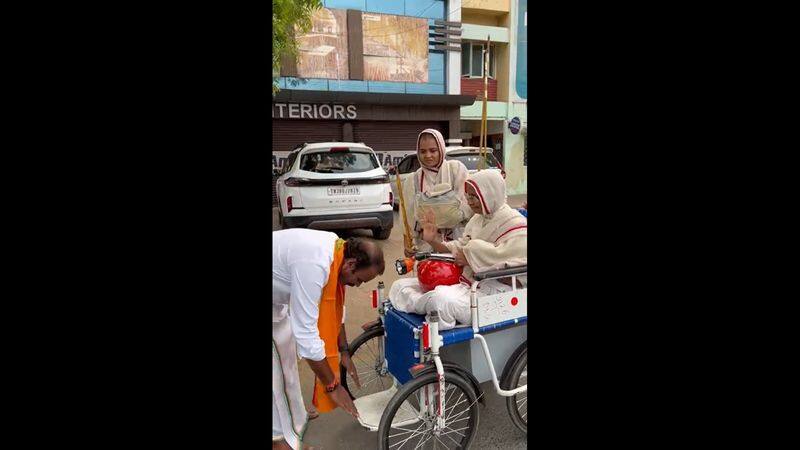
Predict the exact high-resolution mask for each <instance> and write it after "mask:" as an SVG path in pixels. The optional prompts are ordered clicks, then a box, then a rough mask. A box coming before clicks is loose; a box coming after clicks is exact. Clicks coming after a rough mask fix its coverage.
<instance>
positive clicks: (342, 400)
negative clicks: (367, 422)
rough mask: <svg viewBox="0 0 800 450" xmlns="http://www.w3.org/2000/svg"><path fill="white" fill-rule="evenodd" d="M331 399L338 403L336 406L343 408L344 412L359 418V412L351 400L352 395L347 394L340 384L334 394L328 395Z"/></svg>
mask: <svg viewBox="0 0 800 450" xmlns="http://www.w3.org/2000/svg"><path fill="white" fill-rule="evenodd" d="M328 395H330V397H331V399H332V400H333V401H334V402H336V404H337V405H338V406H339V407H340V408H342V409H343V410H345V411H347V413H348V414H350V415H351V416H353V417H355V418H356V419H357V418H358V410H357V409H356V405H354V404H353V400H351V399H350V394H348V393H347V390H345V388H343V387H342V385H341V384H340V385H339V386H336V389H334V390H333V392H330V393H328Z"/></svg>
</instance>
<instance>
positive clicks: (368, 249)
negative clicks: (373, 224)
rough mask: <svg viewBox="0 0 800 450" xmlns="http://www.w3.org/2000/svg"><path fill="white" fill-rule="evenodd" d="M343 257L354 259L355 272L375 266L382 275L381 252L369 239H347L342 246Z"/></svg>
mask: <svg viewBox="0 0 800 450" xmlns="http://www.w3.org/2000/svg"><path fill="white" fill-rule="evenodd" d="M344 257H345V258H355V260H356V268H355V270H359V269H363V268H365V267H369V266H375V267H376V268H377V269H378V273H379V274H381V275H383V269H384V262H383V250H381V248H380V247H379V246H378V244H376V243H375V242H374V241H372V240H370V239H367V238H361V237H352V238H349V239H347V241H346V242H345V244H344Z"/></svg>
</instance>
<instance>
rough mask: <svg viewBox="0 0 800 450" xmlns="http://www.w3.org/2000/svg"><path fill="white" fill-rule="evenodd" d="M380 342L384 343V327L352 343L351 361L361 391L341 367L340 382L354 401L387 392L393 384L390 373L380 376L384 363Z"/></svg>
mask: <svg viewBox="0 0 800 450" xmlns="http://www.w3.org/2000/svg"><path fill="white" fill-rule="evenodd" d="M379 341H383V327H382V326H378V327H375V328H370V329H369V330H367V331H365V332H364V333H362V334H360V335H359V336H358V337H357V338H355V340H354V341H353V342H351V343H350V360H352V361H353V364H355V366H356V371H358V379H359V381H360V382H361V389H359V388H358V387H356V385H355V383H354V382H353V381H352V380H351V379H350V374H348V373H347V370H345V368H344V367H343V366H341V365H339V380H340V382H341V383H342V387H344V388H345V390H347V392H348V393H349V394H350V398H352V399H353V400H355V399H356V398H359V397H363V396H365V395H369V394H374V393H376V392H381V391H385V390H386V389H389V388H390V387H391V386H392V384H393V380H392V375H391V374H389V373H388V372H387V373H386V374H385V375H383V376H381V374H380V368H381V367H382V366H383V361H379V355H378V354H379V351H378V345H379ZM348 382H349V384H348Z"/></svg>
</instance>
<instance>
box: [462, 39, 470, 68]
mask: <svg viewBox="0 0 800 450" xmlns="http://www.w3.org/2000/svg"><path fill="white" fill-rule="evenodd" d="M469 52H470V46H469V43H468V42H467V43H464V44H461V75H462V76H469Z"/></svg>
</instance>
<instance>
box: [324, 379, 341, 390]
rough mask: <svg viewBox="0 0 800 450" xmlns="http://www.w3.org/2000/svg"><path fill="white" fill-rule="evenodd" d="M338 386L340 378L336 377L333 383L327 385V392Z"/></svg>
mask: <svg viewBox="0 0 800 450" xmlns="http://www.w3.org/2000/svg"><path fill="white" fill-rule="evenodd" d="M336 386H339V380H337V379H335V378H334V380H333V383H331V384H329V385H327V386H325V392H333V391H334V390H335V389H336Z"/></svg>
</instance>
